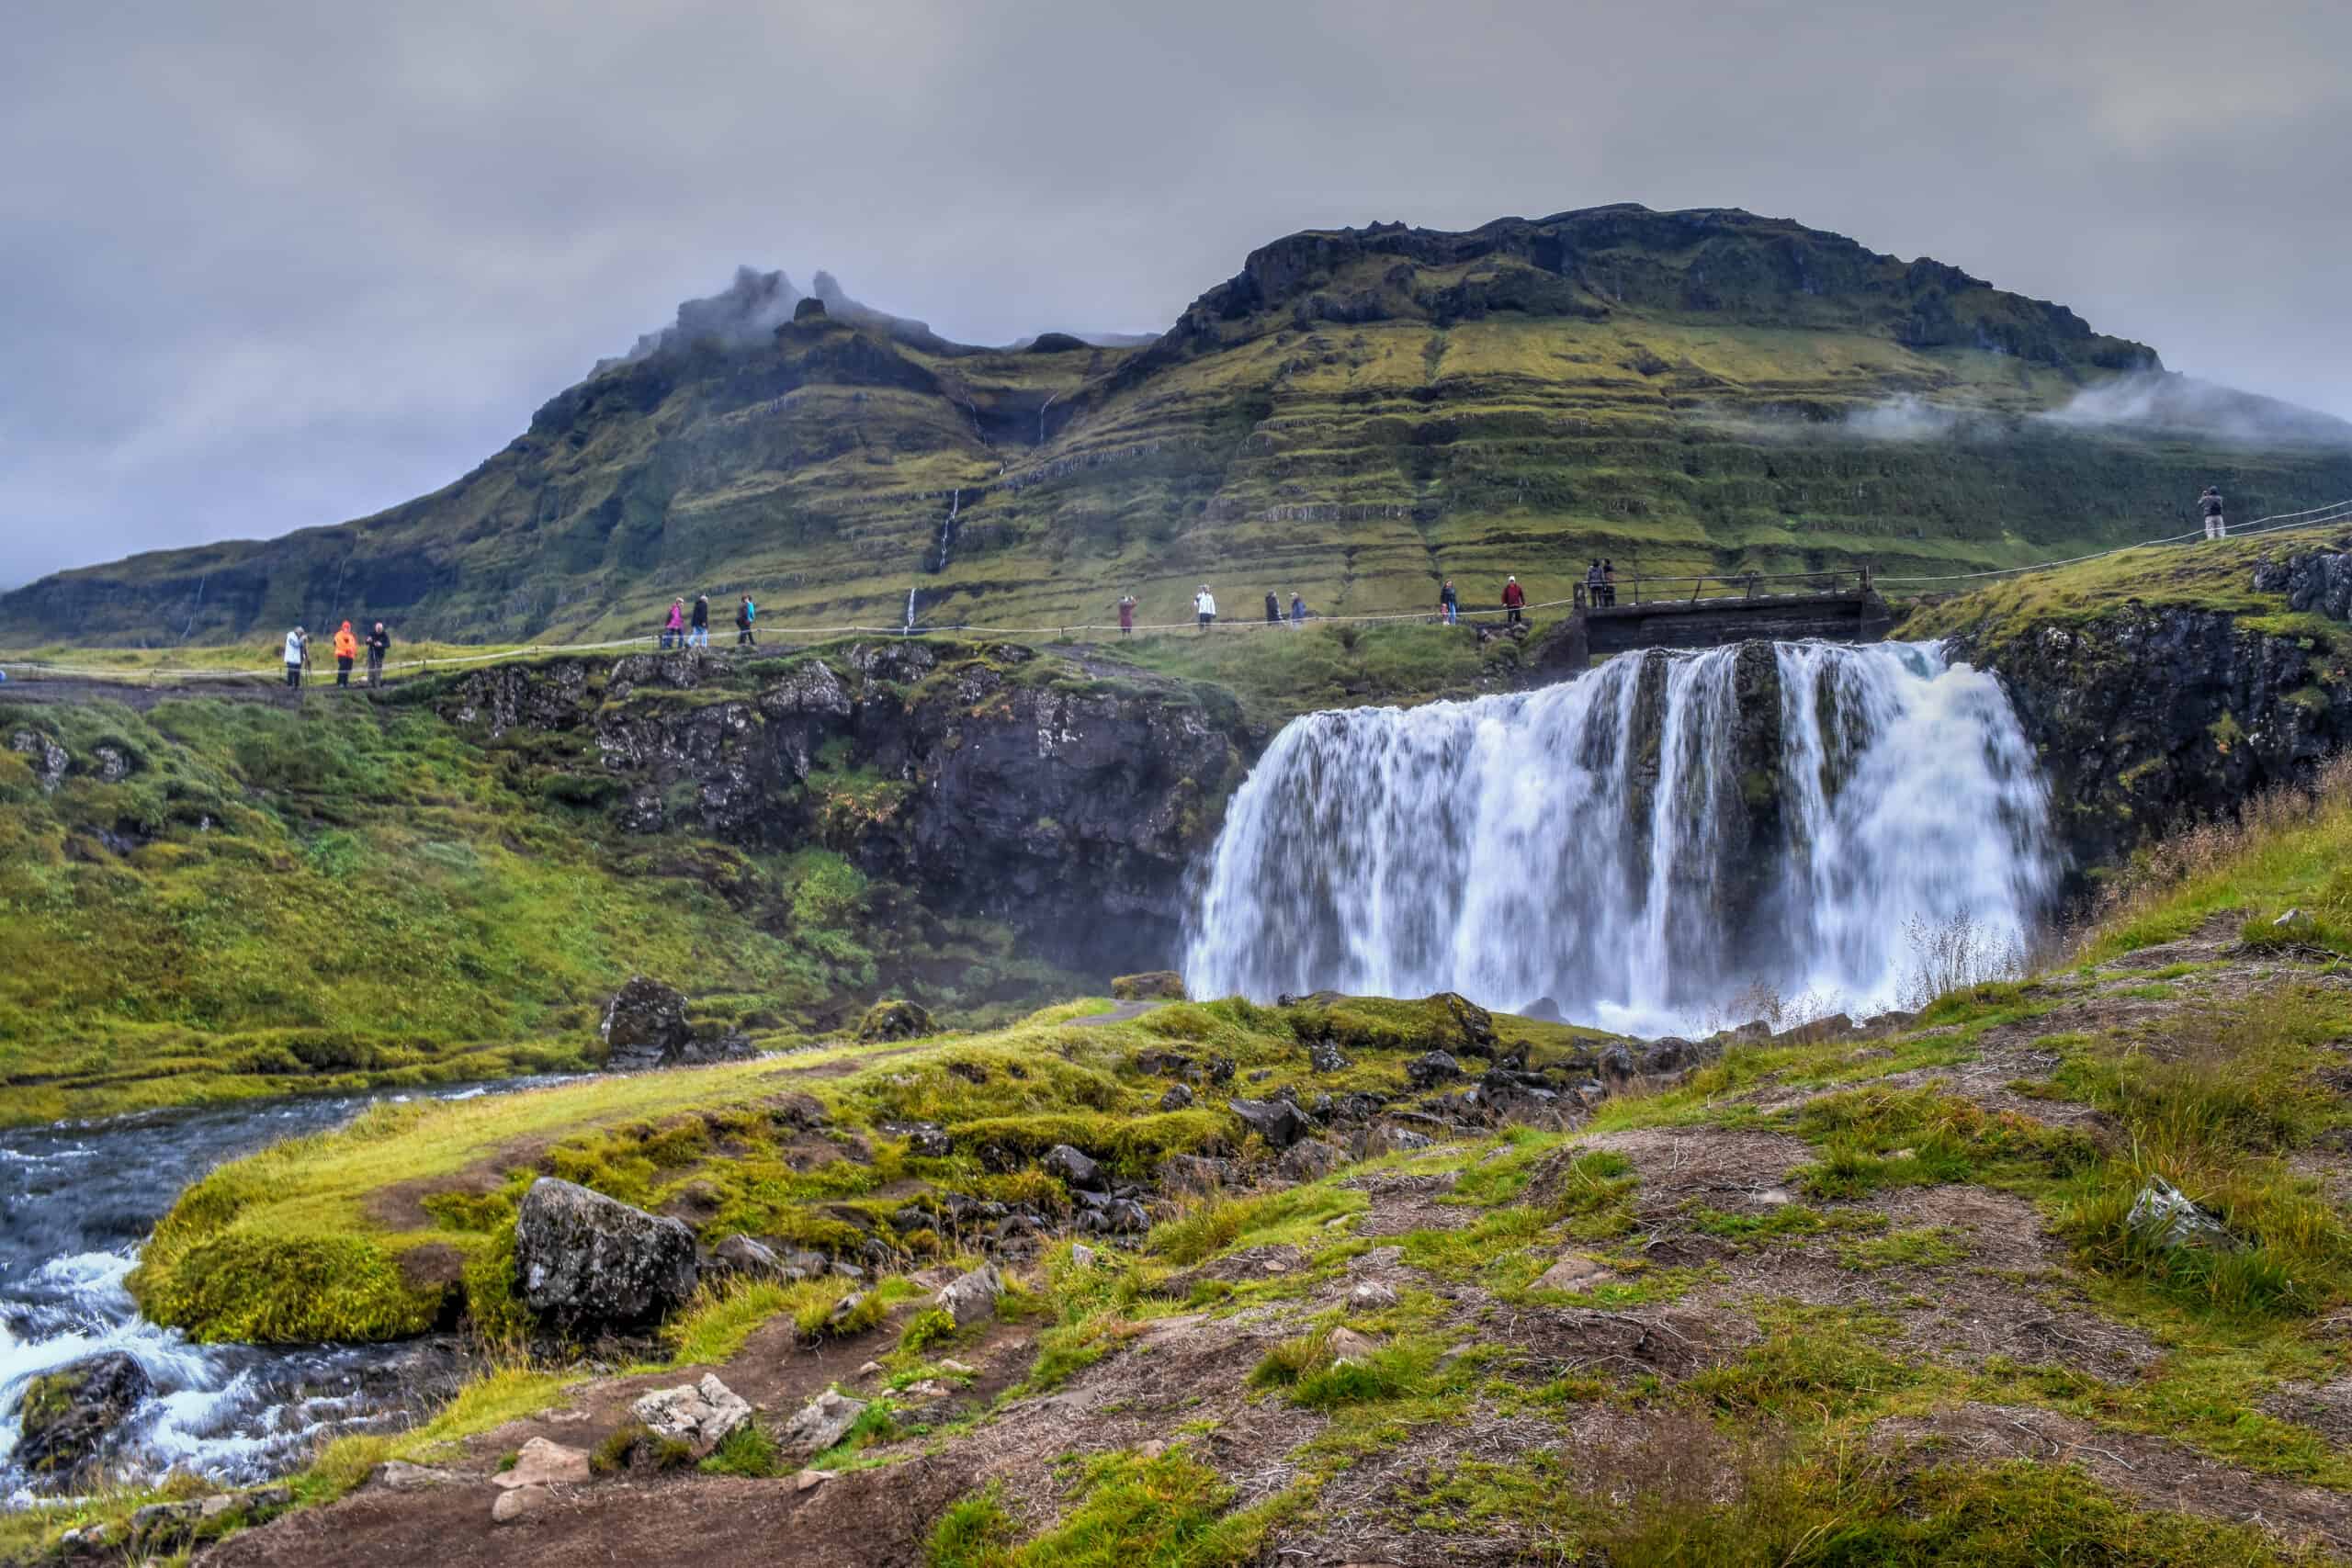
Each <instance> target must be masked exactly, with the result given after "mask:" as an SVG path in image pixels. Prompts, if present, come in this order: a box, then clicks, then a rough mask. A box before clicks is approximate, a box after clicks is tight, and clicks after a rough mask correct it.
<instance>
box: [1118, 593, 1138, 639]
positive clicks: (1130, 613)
mask: <svg viewBox="0 0 2352 1568" xmlns="http://www.w3.org/2000/svg"><path fill="white" fill-rule="evenodd" d="M1135 629H1136V596H1135V595H1134V594H1132V593H1123V594H1121V595H1120V596H1119V635H1120V636H1121V637H1132V636H1133V635H1134V634H1135Z"/></svg>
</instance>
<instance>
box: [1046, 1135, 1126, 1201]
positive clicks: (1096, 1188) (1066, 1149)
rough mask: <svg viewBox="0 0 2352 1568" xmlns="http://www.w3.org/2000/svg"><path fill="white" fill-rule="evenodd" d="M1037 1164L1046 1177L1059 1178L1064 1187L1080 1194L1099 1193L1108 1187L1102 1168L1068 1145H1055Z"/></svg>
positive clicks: (1108, 1183)
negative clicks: (1078, 1191) (1042, 1169)
mask: <svg viewBox="0 0 2352 1568" xmlns="http://www.w3.org/2000/svg"><path fill="white" fill-rule="evenodd" d="M1037 1163H1038V1165H1039V1166H1040V1167H1042V1168H1044V1170H1045V1172H1046V1175H1048V1176H1055V1177H1059V1178H1060V1179H1061V1180H1062V1182H1063V1183H1064V1184H1065V1185H1066V1186H1069V1187H1072V1188H1076V1189H1077V1190H1080V1191H1082V1192H1100V1191H1103V1190H1106V1189H1108V1188H1109V1186H1110V1182H1109V1181H1107V1180H1106V1179H1104V1178H1103V1168H1102V1167H1101V1166H1100V1165H1098V1164H1096V1163H1095V1162H1094V1161H1093V1160H1091V1159H1090V1158H1088V1157H1087V1156H1085V1155H1084V1154H1082V1153H1080V1151H1079V1150H1077V1149H1074V1148H1072V1147H1070V1146H1069V1145H1068V1144H1056V1145H1054V1146H1053V1147H1052V1148H1050V1149H1047V1150H1046V1157H1045V1158H1044V1159H1041V1160H1039V1161H1038V1162H1037Z"/></svg>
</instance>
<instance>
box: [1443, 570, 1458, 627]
mask: <svg viewBox="0 0 2352 1568" xmlns="http://www.w3.org/2000/svg"><path fill="white" fill-rule="evenodd" d="M1437 611H1438V614H1439V615H1442V616H1443V617H1444V618H1445V624H1446V625H1447V626H1459V625H1461V624H1462V596H1461V595H1460V594H1458V593H1456V592H1454V591H1453V579H1452V578H1450V577H1449V578H1447V579H1446V580H1445V586H1444V587H1442V588H1441V589H1439V590H1438V591H1437Z"/></svg>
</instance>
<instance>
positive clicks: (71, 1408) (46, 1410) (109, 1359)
mask: <svg viewBox="0 0 2352 1568" xmlns="http://www.w3.org/2000/svg"><path fill="white" fill-rule="evenodd" d="M154 1391H155V1385H154V1383H153V1381H152V1380H151V1379H150V1378H149V1377H148V1376H147V1370H146V1369H145V1368H144V1367H141V1365H140V1364H139V1363H138V1361H137V1360H136V1359H133V1358H131V1357H130V1356H128V1355H126V1354H124V1353H123V1352H122V1351H119V1350H109V1351H107V1353H106V1354H104V1355H101V1356H91V1357H88V1358H86V1359H83V1360H79V1361H74V1362H73V1363H71V1364H70V1365H67V1366H62V1367H60V1368H58V1369H57V1370H56V1371H53V1372H43V1373H42V1374H41V1375H40V1376H39V1377H37V1378H34V1379H32V1380H31V1381H30V1382H27V1383H26V1384H25V1393H24V1401H23V1404H22V1406H21V1421H22V1426H21V1429H20V1434H19V1436H18V1437H17V1464H18V1465H20V1466H22V1467H23V1468H24V1469H25V1470H27V1471H29V1472H32V1473H33V1474H36V1475H53V1474H62V1473H65V1472H72V1471H74V1470H76V1469H79V1468H80V1467H82V1466H83V1465H85V1464H87V1463H88V1462H89V1461H92V1460H94V1459H96V1457H97V1453H98V1450H99V1449H100V1448H101V1447H103V1446H104V1444H105V1442H106V1439H107V1435H108V1434H109V1433H111V1432H112V1431H113V1430H114V1429H115V1427H117V1426H119V1425H120V1424H121V1422H122V1419H123V1417H125V1416H129V1415H130V1413H131V1412H132V1411H133V1410H135V1409H137V1408H138V1406H139V1404H140V1402H141V1400H143V1399H145V1398H146V1397H147V1396H148V1395H149V1394H151V1393H153V1392H154Z"/></svg>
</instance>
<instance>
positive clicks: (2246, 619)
mask: <svg viewBox="0 0 2352 1568" xmlns="http://www.w3.org/2000/svg"><path fill="white" fill-rule="evenodd" d="M2347 615H2352V532H2344V531H2328V530H2314V531H2311V532H2294V533H2286V534H2280V535H2275V536H2268V537H2264V538H2253V539H2228V540H2222V541H2219V542H2211V543H2205V542H2200V543H2193V544H2186V545H2176V546H2162V547H2149V548H2145V549H2137V550H2127V551H2124V552H2122V553H2120V554H2119V555H2115V556H2111V557H2109V558H2104V559H2101V560H2098V561H2091V562H2086V563H2084V564H2082V565H2079V566H2074V567H2067V568H2061V569H2058V570H2052V571H2046V572H2037V573H2034V574H2031V575H2030V576H2027V577H2023V578H2019V579H2018V580H2016V581H2009V582H2003V583H2000V584H1997V585H1995V586H1992V587H1988V588H1983V589H1979V590H1977V591H1975V592H1971V593H1967V594H1963V595H1961V596H1959V597H1957V598H1954V599H1951V600H1950V601H1948V602H1945V603H1942V604H1933V605H1930V606H1927V607H1924V608H1921V609H1919V610H1917V611H1916V612H1915V613H1914V614H1913V615H1911V616H1910V618H1909V619H1908V620H1907V621H1906V622H1905V624H1904V625H1903V626H1901V627H1900V628H1899V630H1898V635H1900V636H1904V637H1942V638H1946V639H1948V641H1949V646H1950V648H1951V655H1952V657H1953V658H1955V659H1961V660H1967V661H1969V662H1971V663H1973V664H1976V665H1978V666H1979V667H1981V668H1984V669H1987V670H1990V671H1994V672H1995V673H1996V674H1997V675H1998V676H1999V677H2000V679H2001V682H2002V683H2003V685H2004V686H2005V687H2006V688H2007V691H2008V693H2009V694H2010V698H2011V701H2012V702H2013V704H2014V705H2015V706H2016V709H2017V714H2018V721H2019V722H2020V723H2021V724H2022V725H2023V726H2024V728H2025V732H2026V735H2027V738H2028V739H2030V741H2031V742H2032V744H2033V746H2034V750H2035V752H2036V754H2037V756H2038V757H2039V759H2040V761H2041V766H2042V768H2043V770H2044V773H2045V774H2046V776H2047V779H2048V782H2049V786H2050V792H2051V797H2052V810H2053V820H2054V823H2055V825H2056V827H2057V829H2058V831H2059V833H2060V835H2061V836H2062V838H2063V839H2064V841H2065V843H2066V845H2067V847H2068V849H2069V851H2070V852H2071V853H2072V856H2073V859H2074V864H2075V869H2076V871H2077V872H2086V873H2096V872H2098V871H2099V870H2101V869H2103V868H2107V867H2109V866H2111V865H2113V864H2114V863H2116V862H2117V861H2119V860H2120V858H2122V857H2123V856H2125V855H2127V854H2128V853H2129V852H2131V850H2132V848H2133V847H2134V846H2136V845H2138V844H2140V843H2142V842H2143V841H2145V840H2148V839H2149V838H2151V837H2152V836H2154V835H2156V834H2158V833H2161V832H2163V831H2164V830H2165V829H2168V828H2170V827H2171V826H2173V825H2174V824H2176V823H2177V822H2180V821H2183V820H2188V819H2199V818H2214V817H2221V816H2227V815H2230V814H2232V813H2233V812H2234V811H2235V810H2236V809H2237V808H2238V807H2240V806H2242V805H2243V804H2244V803H2245V801H2246V800H2247V799H2249V798H2250V797H2251V796H2252V795H2255V794H2256V793H2257V792H2259V791H2261V790H2264V789H2266V788H2269V787H2272V786H2275V785H2278V784H2295V783H2299V782H2301V781H2303V780H2305V779H2308V778H2309V777H2310V776H2311V773H2312V770H2313V768H2314V767H2315V766H2316V765H2317V764H2318V763H2319V762H2320V761H2322V760H2323V759H2324V758H2325V757H2326V756H2328V755H2329V754H2330V753H2332V752H2334V751H2336V750H2341V749H2343V748H2345V747H2346V745H2347V744H2352V676H2347V668H2352V625H2347V622H2346V616H2347Z"/></svg>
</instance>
